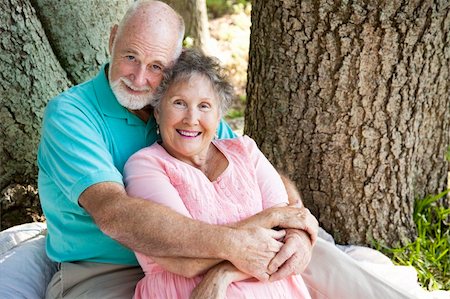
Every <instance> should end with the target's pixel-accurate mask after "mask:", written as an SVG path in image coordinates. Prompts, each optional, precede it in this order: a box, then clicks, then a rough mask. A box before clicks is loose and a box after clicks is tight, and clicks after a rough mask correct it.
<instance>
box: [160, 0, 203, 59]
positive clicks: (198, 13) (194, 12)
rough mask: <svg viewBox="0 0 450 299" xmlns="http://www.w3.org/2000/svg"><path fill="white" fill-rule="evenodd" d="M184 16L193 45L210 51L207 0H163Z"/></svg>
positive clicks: (187, 34) (187, 33)
mask: <svg viewBox="0 0 450 299" xmlns="http://www.w3.org/2000/svg"><path fill="white" fill-rule="evenodd" d="M163 1H164V2H166V3H167V4H169V5H171V6H172V7H173V8H174V9H175V10H176V11H178V12H179V13H180V15H181V16H182V17H183V19H184V22H185V25H186V36H190V37H192V39H193V40H194V44H193V46H194V47H196V48H199V49H202V50H203V51H205V52H208V50H209V49H208V40H209V27H208V14H207V10H206V0H163Z"/></svg>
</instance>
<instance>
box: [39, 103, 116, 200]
mask: <svg viewBox="0 0 450 299" xmlns="http://www.w3.org/2000/svg"><path fill="white" fill-rule="evenodd" d="M91 112H92V111H88V109H84V110H82V109H81V108H80V107H77V105H76V104H74V103H73V102H71V101H70V99H64V98H63V99H61V98H60V99H58V100H52V101H50V102H49V104H48V106H47V108H46V111H45V115H44V121H43V126H42V136H41V143H40V148H39V154H38V163H39V168H40V171H43V172H44V173H45V174H46V175H47V176H48V177H49V178H50V179H51V180H52V183H54V184H56V185H57V186H58V188H59V190H60V191H61V192H62V193H63V194H64V195H65V196H66V197H67V198H69V199H70V201H72V202H74V203H78V198H79V197H80V195H81V193H82V192H83V191H84V190H85V189H87V188H88V187H89V186H92V185H94V184H96V183H100V182H106V181H109V182H116V183H119V184H122V185H123V183H122V175H121V174H120V172H119V171H118V170H117V169H116V167H115V166H114V161H113V158H112V155H111V153H110V151H109V150H108V146H107V144H106V142H105V140H104V138H103V137H102V136H104V135H105V134H103V133H102V128H101V125H100V123H99V119H98V118H97V119H96V118H95V117H93V116H92V114H91ZM103 130H104V129H103Z"/></svg>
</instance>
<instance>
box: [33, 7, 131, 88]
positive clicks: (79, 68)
mask: <svg viewBox="0 0 450 299" xmlns="http://www.w3.org/2000/svg"><path fill="white" fill-rule="evenodd" d="M31 2H32V3H33V6H34V8H35V9H36V12H37V15H38V17H39V20H40V21H41V23H42V26H43V28H44V31H45V33H46V35H47V38H48V40H49V42H50V44H51V45H52V48H53V51H54V53H55V55H56V56H57V58H58V61H59V63H60V64H61V66H62V67H63V68H64V69H65V70H66V72H67V74H68V76H69V78H70V79H71V81H72V83H73V84H78V83H81V82H83V81H86V80H88V79H90V78H91V77H93V76H94V75H95V74H97V72H98V70H99V68H100V66H101V65H102V64H103V63H105V62H106V61H107V60H108V47H107V46H108V41H109V32H110V30H111V27H112V25H113V24H115V23H118V22H119V20H120V18H121V17H122V16H123V15H124V14H125V12H126V10H127V8H128V6H129V5H130V4H131V3H132V2H133V0H109V1H106V2H105V1H101V0H96V1H91V0H88V1H87V0H83V1H80V0H65V1H64V5H61V4H58V5H56V4H55V1H53V0H31Z"/></svg>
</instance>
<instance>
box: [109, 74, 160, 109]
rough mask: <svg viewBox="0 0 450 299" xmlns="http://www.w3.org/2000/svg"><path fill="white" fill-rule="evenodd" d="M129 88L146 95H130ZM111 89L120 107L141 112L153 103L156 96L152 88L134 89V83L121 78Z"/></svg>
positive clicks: (113, 83) (112, 83) (112, 84)
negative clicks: (143, 92)
mask: <svg viewBox="0 0 450 299" xmlns="http://www.w3.org/2000/svg"><path fill="white" fill-rule="evenodd" d="M128 88H131V89H132V90H136V91H146V93H145V94H142V95H134V94H130V93H129V91H128ZM111 89H112V91H113V93H114V95H115V96H116V98H117V101H118V102H119V103H120V105H122V106H123V107H125V108H127V109H130V110H140V109H142V108H144V107H145V106H147V105H149V104H151V103H152V102H153V98H154V96H153V93H152V91H151V88H150V87H140V88H137V87H134V86H133V83H131V81H130V80H128V79H127V78H119V79H117V80H116V81H114V82H111Z"/></svg>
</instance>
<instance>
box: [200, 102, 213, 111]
mask: <svg viewBox="0 0 450 299" xmlns="http://www.w3.org/2000/svg"><path fill="white" fill-rule="evenodd" d="M200 109H201V110H209V109H211V105H210V104H208V103H201V104H200Z"/></svg>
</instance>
